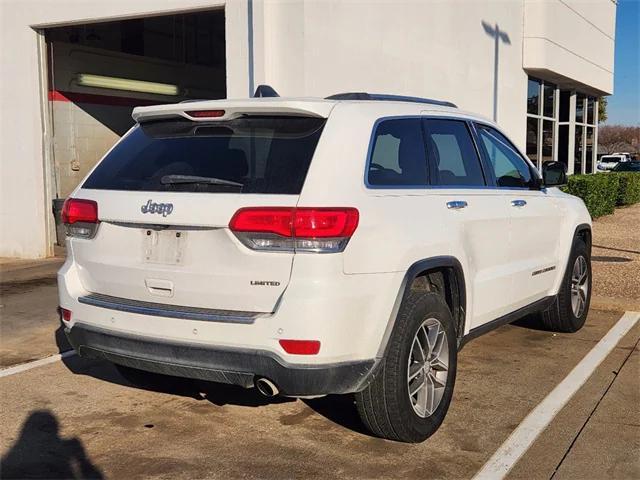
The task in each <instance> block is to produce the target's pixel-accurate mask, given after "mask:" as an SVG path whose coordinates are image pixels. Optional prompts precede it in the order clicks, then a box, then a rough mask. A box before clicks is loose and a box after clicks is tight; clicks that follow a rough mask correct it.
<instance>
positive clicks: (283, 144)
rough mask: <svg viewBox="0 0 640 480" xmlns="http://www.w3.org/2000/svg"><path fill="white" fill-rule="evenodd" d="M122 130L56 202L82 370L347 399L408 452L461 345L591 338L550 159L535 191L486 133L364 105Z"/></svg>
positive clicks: (222, 109)
mask: <svg viewBox="0 0 640 480" xmlns="http://www.w3.org/2000/svg"><path fill="white" fill-rule="evenodd" d="M133 117H134V119H135V120H136V125H135V127H134V128H132V129H131V130H130V131H129V132H128V133H127V134H126V135H125V136H124V137H123V138H122V139H121V140H120V141H119V142H118V143H117V144H116V145H115V146H114V147H113V148H112V149H111V151H109V152H108V153H107V154H106V156H105V157H104V158H103V159H102V160H101V161H100V162H99V163H98V165H97V166H96V167H95V169H94V170H93V171H92V172H91V173H90V174H89V175H88V177H87V178H86V179H85V180H84V181H83V182H82V183H81V184H80V186H79V187H78V188H77V189H76V190H75V191H74V192H73V193H72V195H71V196H70V198H68V199H67V201H66V202H65V206H64V209H63V221H64V223H65V225H66V231H67V252H68V256H67V260H66V262H65V264H64V265H63V267H62V269H61V270H60V272H59V273H58V285H59V295H60V311H61V316H62V322H63V325H64V328H65V331H66V334H67V336H68V338H69V339H70V341H71V344H72V345H73V347H74V348H75V350H76V351H77V352H78V354H79V355H80V356H81V357H89V358H98V359H103V360H108V361H111V362H113V363H114V364H116V365H117V366H118V369H119V370H120V372H122V374H123V375H124V376H125V377H126V378H127V379H130V380H131V381H132V382H134V383H135V382H136V381H138V380H140V379H142V381H143V382H144V378H145V377H149V376H152V375H154V374H165V375H174V376H182V377H189V378H197V379H203V380H211V381H214V382H224V383H231V384H235V385H240V386H243V387H247V388H251V387H254V386H255V387H256V388H257V389H258V390H259V391H260V392H261V393H263V394H265V395H275V394H278V393H280V394H282V395H286V396H292V397H309V396H319V395H326V394H350V393H354V394H355V401H356V405H357V408H358V412H359V414H360V416H361V418H362V421H363V423H364V424H365V425H366V426H367V427H368V428H369V430H370V431H371V432H373V433H374V434H376V435H378V436H380V437H384V438H389V439H393V440H399V441H405V442H419V441H422V440H424V439H426V438H427V437H429V436H430V435H431V434H433V433H434V432H435V431H436V430H437V429H438V427H439V426H440V424H441V423H442V421H443V420H444V417H445V415H446V413H447V410H448V408H449V403H450V402H451V399H452V396H453V388H454V383H455V378H456V370H457V368H456V367H457V354H458V350H459V349H460V348H462V346H463V345H464V344H465V343H466V342H468V341H469V340H471V339H473V338H476V337H478V336H479V335H482V334H484V333H486V332H489V331H490V330H492V329H494V328H496V327H498V326H500V325H504V324H507V323H510V322H513V321H514V320H517V319H519V318H521V317H522V316H524V315H527V314H540V315H541V318H542V322H543V324H544V325H545V326H546V328H549V329H554V330H557V331H562V332H575V331H576V330H578V329H580V328H581V327H582V326H583V324H584V322H585V319H586V316H587V312H588V311H589V301H590V296H591V262H590V258H591V253H590V252H591V218H590V216H589V213H588V211H587V209H586V208H585V205H584V203H583V202H582V200H580V199H579V198H577V197H574V196H571V195H568V194H566V193H563V192H562V191H560V190H559V189H558V188H551V187H555V186H558V185H561V184H564V183H566V172H565V170H564V165H563V164H561V163H558V162H549V163H545V166H544V171H543V176H542V177H541V176H540V175H539V173H538V171H537V170H536V168H535V166H534V165H533V164H531V162H530V161H529V160H528V159H527V157H526V156H525V155H524V154H523V153H522V152H520V151H519V150H518V149H517V148H516V147H515V146H514V144H513V143H512V142H511V141H510V140H509V139H508V137H507V136H506V135H505V134H504V133H503V132H502V131H501V129H500V128H499V127H498V126H497V125H496V124H495V123H493V122H491V121H490V120H487V119H485V118H482V117H479V116H477V115H474V114H471V113H467V112H463V111H461V110H459V109H458V108H456V107H455V105H453V104H450V103H448V102H439V101H434V100H428V99H417V98H412V97H398V96H391V95H370V94H366V93H351V94H338V95H334V96H332V97H329V98H326V99H286V98H253V99H246V100H216V101H201V102H191V103H181V104H176V105H162V106H152V107H141V108H136V109H135V110H134V113H133ZM517 348H518V349H519V348H526V346H525V345H520V346H518V347H517ZM513 352H514V355H516V356H517V355H518V353H517V349H514V350H513ZM509 361H514V359H508V358H500V359H497V362H498V364H497V365H496V368H500V365H499V363H500V362H509ZM559 361H561V359H560V360H559ZM517 381H518V379H517V378H514V379H513V382H517ZM514 401H517V399H516V400H514ZM496 414H497V415H499V412H496ZM461 428H465V427H464V425H463V426H461Z"/></svg>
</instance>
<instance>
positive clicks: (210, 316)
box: [78, 293, 264, 324]
mask: <svg viewBox="0 0 640 480" xmlns="http://www.w3.org/2000/svg"><path fill="white" fill-rule="evenodd" d="M78 301H79V302H80V303H84V304H85V305H91V306H94V307H99V308H106V309H109V310H116V311H119V312H127V313H137V314H139V315H150V316H154V317H169V318H179V319H182V320H201V321H205V322H222V323H242V324H252V323H254V322H255V320H256V318H258V317H259V316H261V315H264V313H261V312H243V311H236V310H216V309H211V308H198V307H183V306H179V305H168V304H164V303H154V302H143V301H140V300H131V299H128V298H119V297H112V296H110V295H102V294H99V293H90V294H89V295H86V296H84V297H80V298H78Z"/></svg>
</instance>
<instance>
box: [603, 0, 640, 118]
mask: <svg viewBox="0 0 640 480" xmlns="http://www.w3.org/2000/svg"><path fill="white" fill-rule="evenodd" d="M613 68H614V75H613V95H612V96H610V97H609V98H608V102H609V104H608V106H607V116H608V120H607V122H606V123H607V125H616V124H622V125H640V0H619V1H618V11H617V14H616V49H615V64H614V67H613Z"/></svg>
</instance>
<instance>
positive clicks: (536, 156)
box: [526, 77, 598, 174]
mask: <svg viewBox="0 0 640 480" xmlns="http://www.w3.org/2000/svg"><path fill="white" fill-rule="evenodd" d="M597 121H598V100H597V99H596V98H594V97H590V96H588V95H585V94H584V93H581V92H576V91H574V90H568V89H562V88H560V86H557V85H555V84H553V83H550V82H547V81H544V80H539V79H536V78H531V77H530V78H529V80H528V84H527V150H526V153H527V156H528V157H529V159H530V160H531V161H532V162H533V163H534V164H535V165H537V167H538V168H539V169H540V168H542V164H543V163H544V162H551V161H558V162H562V163H564V164H565V165H566V166H567V171H568V172H569V173H575V174H581V173H593V172H594V171H595V162H596V147H595V142H596V138H597V132H598V126H597Z"/></svg>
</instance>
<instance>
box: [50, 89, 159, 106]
mask: <svg viewBox="0 0 640 480" xmlns="http://www.w3.org/2000/svg"><path fill="white" fill-rule="evenodd" d="M49 100H50V101H52V102H73V103H92V104H94V105H111V106H114V107H138V106H146V105H162V104H165V103H167V102H161V101H156V100H146V99H141V98H131V97H116V96H111V95H95V94H93V93H76V92H61V91H60V90H49Z"/></svg>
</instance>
